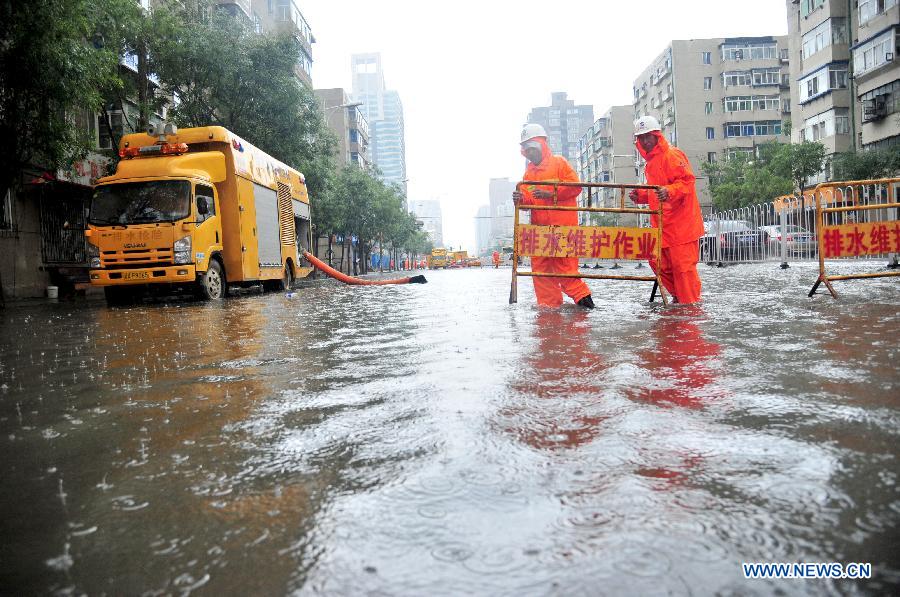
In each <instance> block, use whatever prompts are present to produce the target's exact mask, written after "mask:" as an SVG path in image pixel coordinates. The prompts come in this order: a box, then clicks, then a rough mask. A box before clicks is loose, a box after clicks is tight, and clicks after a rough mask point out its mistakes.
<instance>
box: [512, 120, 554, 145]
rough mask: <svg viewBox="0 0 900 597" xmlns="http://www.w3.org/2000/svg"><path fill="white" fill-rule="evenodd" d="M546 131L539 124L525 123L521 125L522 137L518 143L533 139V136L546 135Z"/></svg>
mask: <svg viewBox="0 0 900 597" xmlns="http://www.w3.org/2000/svg"><path fill="white" fill-rule="evenodd" d="M546 136H547V131H545V130H544V127H542V126H541V125H539V124H526V125H525V126H524V127H522V139H521V140H520V141H519V143H524V142H525V141H529V140H531V139H534V138H535V137H546Z"/></svg>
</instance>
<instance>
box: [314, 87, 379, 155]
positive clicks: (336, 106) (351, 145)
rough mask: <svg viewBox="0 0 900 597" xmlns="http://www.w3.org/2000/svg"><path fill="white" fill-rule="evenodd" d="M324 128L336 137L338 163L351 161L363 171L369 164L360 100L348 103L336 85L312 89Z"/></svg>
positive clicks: (366, 137) (348, 100) (366, 130)
mask: <svg viewBox="0 0 900 597" xmlns="http://www.w3.org/2000/svg"><path fill="white" fill-rule="evenodd" d="M315 94H316V97H317V98H318V100H319V104H320V105H321V106H322V114H323V115H324V116H325V122H326V123H327V124H328V128H329V129H331V132H333V133H334V134H335V136H336V137H337V139H338V149H337V162H338V166H345V165H347V164H355V165H357V166H359V167H360V168H362V169H363V170H368V169H369V168H370V167H371V165H372V160H371V157H370V155H369V123H368V122H367V121H366V118H365V116H363V114H362V111H360V109H359V108H360V105H361V104H360V103H358V102H356V103H354V102H351V101H350V98H349V97H348V96H347V93H346V92H345V91H344V90H343V89H342V88H340V87H335V88H333V89H316V90H315Z"/></svg>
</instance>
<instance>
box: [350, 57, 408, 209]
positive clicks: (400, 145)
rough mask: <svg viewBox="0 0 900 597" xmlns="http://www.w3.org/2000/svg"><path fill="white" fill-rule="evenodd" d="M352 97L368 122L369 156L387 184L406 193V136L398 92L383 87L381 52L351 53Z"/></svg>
mask: <svg viewBox="0 0 900 597" xmlns="http://www.w3.org/2000/svg"><path fill="white" fill-rule="evenodd" d="M350 62H351V69H352V71H353V99H354V101H358V102H361V103H362V104H363V105H362V110H363V115H364V116H365V117H366V120H368V122H369V125H370V131H371V142H372V157H373V159H374V161H375V165H376V166H377V167H378V169H379V170H381V175H382V179H383V180H384V181H385V182H386V183H388V184H396V185H399V186H400V188H401V189H402V191H403V194H404V196H405V195H406V181H407V177H406V139H405V133H404V125H403V104H402V103H401V102H400V95H399V94H398V93H397V92H396V91H391V90H389V89H387V88H386V87H385V83H384V73H383V71H382V69H381V54H378V53H370V54H353V56H352V57H351V59H350Z"/></svg>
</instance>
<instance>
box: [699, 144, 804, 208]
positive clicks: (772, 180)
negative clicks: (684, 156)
mask: <svg viewBox="0 0 900 597" xmlns="http://www.w3.org/2000/svg"><path fill="white" fill-rule="evenodd" d="M781 147H783V146H781V145H779V144H765V145H761V146H759V147H758V150H757V153H758V156H755V157H750V156H746V155H742V154H738V155H735V156H733V157H731V158H730V159H728V160H725V161H723V162H712V163H704V164H703V166H702V169H703V172H704V174H706V176H707V177H709V191H710V193H711V194H712V199H713V204H714V205H715V206H716V208H717V209H720V210H726V209H735V208H738V207H745V206H747V205H754V204H758V203H765V202H767V201H771V200H772V199H774V198H775V197H778V196H780V195H785V194H788V193H790V192H791V189H792V183H791V180H790V179H789V178H787V177H785V176H783V175H781V174H779V173H777V172H775V171H773V169H772V162H773V160H774V159H775V156H776V155H777V154H778V152H779V151H781Z"/></svg>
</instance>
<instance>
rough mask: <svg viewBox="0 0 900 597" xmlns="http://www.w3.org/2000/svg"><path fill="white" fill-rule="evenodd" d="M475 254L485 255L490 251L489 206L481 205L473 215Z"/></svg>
mask: <svg viewBox="0 0 900 597" xmlns="http://www.w3.org/2000/svg"><path fill="white" fill-rule="evenodd" d="M475 245H476V247H475V254H476V255H485V254H486V253H489V252H490V250H491V206H490V205H482V206H481V207H479V208H478V213H477V214H476V215H475Z"/></svg>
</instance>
